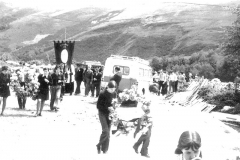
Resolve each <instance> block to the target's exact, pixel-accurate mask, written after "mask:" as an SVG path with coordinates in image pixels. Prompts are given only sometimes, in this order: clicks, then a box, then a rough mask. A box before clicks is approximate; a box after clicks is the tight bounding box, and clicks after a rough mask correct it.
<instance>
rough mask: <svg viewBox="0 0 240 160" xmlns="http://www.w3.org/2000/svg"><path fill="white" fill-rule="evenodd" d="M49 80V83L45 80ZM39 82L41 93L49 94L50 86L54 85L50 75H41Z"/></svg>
mask: <svg viewBox="0 0 240 160" xmlns="http://www.w3.org/2000/svg"><path fill="white" fill-rule="evenodd" d="M45 78H46V79H47V80H48V81H49V83H47V82H45V80H44V79H45ZM38 82H39V83H40V86H39V91H40V92H41V93H42V92H44V93H45V92H48V91H49V85H51V83H52V78H51V76H50V75H48V76H47V77H45V76H43V74H40V75H39V76H38Z"/></svg>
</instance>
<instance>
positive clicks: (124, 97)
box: [109, 85, 151, 135]
mask: <svg viewBox="0 0 240 160" xmlns="http://www.w3.org/2000/svg"><path fill="white" fill-rule="evenodd" d="M129 101H130V102H137V103H138V102H140V103H142V110H143V111H144V112H145V114H148V113H149V111H150V109H149V106H150V104H151V101H150V100H148V99H147V98H145V97H143V96H141V95H140V94H138V93H137V87H136V86H135V85H133V86H132V87H131V89H124V90H123V92H122V93H119V97H118V99H114V100H113V101H112V106H113V107H109V111H110V114H109V119H110V120H111V121H112V125H113V126H114V127H115V128H116V130H117V132H118V133H119V134H128V133H129V131H130V130H132V129H133V128H134V127H135V126H136V124H135V121H136V120H137V119H138V118H142V117H133V120H134V119H135V120H134V121H132V120H130V121H124V120H122V119H120V118H119V115H118V113H117V111H116V108H117V107H119V106H122V105H123V104H124V105H125V104H126V103H129ZM117 135H118V134H117Z"/></svg>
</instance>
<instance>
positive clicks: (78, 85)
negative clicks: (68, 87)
mask: <svg viewBox="0 0 240 160" xmlns="http://www.w3.org/2000/svg"><path fill="white" fill-rule="evenodd" d="M76 82H77V88H76V90H75V94H79V93H81V88H80V87H81V83H82V81H76Z"/></svg>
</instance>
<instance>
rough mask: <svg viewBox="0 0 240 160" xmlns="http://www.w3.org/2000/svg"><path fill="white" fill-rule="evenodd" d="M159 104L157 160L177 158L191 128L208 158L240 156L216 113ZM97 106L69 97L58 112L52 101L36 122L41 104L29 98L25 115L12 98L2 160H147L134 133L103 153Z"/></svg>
mask: <svg viewBox="0 0 240 160" xmlns="http://www.w3.org/2000/svg"><path fill="white" fill-rule="evenodd" d="M179 96H180V97H181V95H179ZM153 100H154V103H153V104H152V108H151V112H152V115H153V118H154V127H153V130H152V137H151V142H150V147H149V154H150V156H151V159H163V158H164V159H166V160H167V159H169V160H172V159H174V157H175V155H174V150H175V147H176V146H177V142H178V138H179V136H180V134H181V133H182V132H183V131H185V130H189V129H191V130H197V131H198V132H199V133H200V135H201V136H202V141H203V142H202V143H203V146H202V150H203V155H204V159H218V160H226V159H227V158H233V157H236V155H237V154H239V153H240V143H239V142H240V135H239V134H238V133H237V132H236V131H235V130H233V129H232V128H230V127H228V126H226V125H224V124H223V123H221V122H219V121H218V120H216V119H214V118H213V117H211V115H210V114H206V113H205V114H204V113H198V112H196V111H194V110H191V109H188V108H183V107H181V106H178V105H177V104H170V103H169V102H168V101H164V100H162V99H161V98H160V97H157V96H156V97H153ZM96 101H97V99H96V98H91V97H83V95H80V96H69V95H66V96H65V97H64V100H63V102H62V103H61V105H60V110H59V111H58V112H51V111H49V105H48V104H49V101H47V102H46V105H45V107H44V111H43V113H42V117H34V114H35V110H36V101H32V100H31V99H28V101H27V105H26V110H19V109H17V108H18V107H17V106H18V105H17V98H16V97H15V96H11V97H9V98H8V100H7V109H6V110H5V115H4V116H2V117H0V143H1V145H0V151H1V152H0V159H3V160H23V159H24V160H38V159H39V160H48V159H49V160H50V159H51V160H55V159H56V160H83V159H113V158H114V159H129V160H130V159H145V158H143V157H141V156H140V155H137V154H135V152H134V151H133V149H132V146H133V143H134V141H135V140H134V139H133V135H132V134H131V133H130V134H129V135H127V136H126V135H120V136H119V137H115V136H114V135H113V136H112V137H111V141H110V149H109V152H108V154H106V155H98V154H97V151H96V144H97V142H98V140H99V136H100V133H101V126H100V123H99V120H98V116H97V109H96ZM127 110H128V109H126V112H128V111H127Z"/></svg>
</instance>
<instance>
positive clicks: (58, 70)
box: [54, 65, 61, 73]
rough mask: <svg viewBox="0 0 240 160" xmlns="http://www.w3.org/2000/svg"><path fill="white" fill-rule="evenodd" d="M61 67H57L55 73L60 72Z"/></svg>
mask: <svg viewBox="0 0 240 160" xmlns="http://www.w3.org/2000/svg"><path fill="white" fill-rule="evenodd" d="M60 70H61V67H60V66H59V65H56V67H55V68H54V72H55V73H56V72H60Z"/></svg>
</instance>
